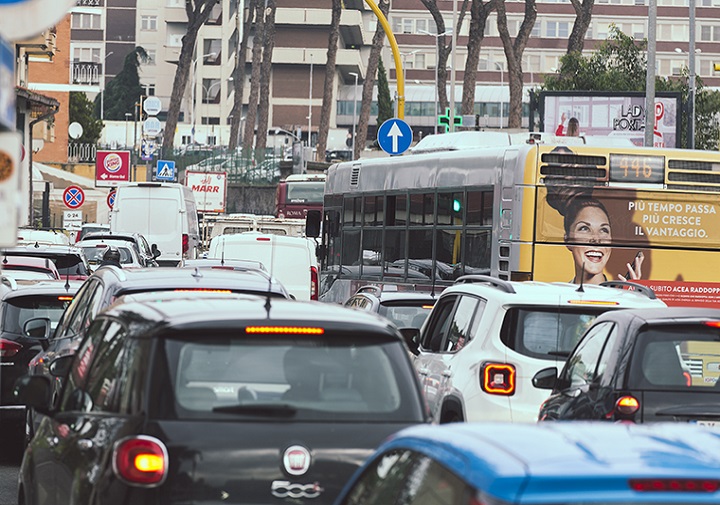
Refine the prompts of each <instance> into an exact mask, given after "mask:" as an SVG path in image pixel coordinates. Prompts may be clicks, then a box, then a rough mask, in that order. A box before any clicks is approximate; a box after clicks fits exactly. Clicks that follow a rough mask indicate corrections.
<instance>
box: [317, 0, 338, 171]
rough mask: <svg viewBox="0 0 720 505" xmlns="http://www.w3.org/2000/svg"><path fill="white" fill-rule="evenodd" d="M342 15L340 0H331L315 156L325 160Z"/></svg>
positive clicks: (318, 159) (319, 159)
mask: <svg viewBox="0 0 720 505" xmlns="http://www.w3.org/2000/svg"><path fill="white" fill-rule="evenodd" d="M341 15H342V0H332V16H331V19H330V36H329V37H328V50H327V63H326V64H325V87H324V89H323V102H322V108H321V109H320V126H319V128H318V140H317V145H316V152H315V158H316V160H317V161H325V149H326V148H327V139H328V129H329V128H330V112H331V110H332V105H333V101H334V98H335V93H334V88H335V61H336V60H337V52H338V40H339V39H340V16H341Z"/></svg>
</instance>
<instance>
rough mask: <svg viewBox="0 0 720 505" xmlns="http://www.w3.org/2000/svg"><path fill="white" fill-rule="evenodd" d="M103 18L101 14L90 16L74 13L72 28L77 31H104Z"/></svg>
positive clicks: (83, 13)
mask: <svg viewBox="0 0 720 505" xmlns="http://www.w3.org/2000/svg"><path fill="white" fill-rule="evenodd" d="M101 21H102V18H101V17H100V14H88V13H87V12H73V14H72V19H71V21H70V22H71V27H72V28H73V29H76V30H102V23H101Z"/></svg>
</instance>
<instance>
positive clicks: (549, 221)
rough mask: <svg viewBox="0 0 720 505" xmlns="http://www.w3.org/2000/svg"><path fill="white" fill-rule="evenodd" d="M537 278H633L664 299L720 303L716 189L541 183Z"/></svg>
mask: <svg viewBox="0 0 720 505" xmlns="http://www.w3.org/2000/svg"><path fill="white" fill-rule="evenodd" d="M537 191H538V193H537V221H536V223H537V226H536V229H535V241H536V244H537V246H536V247H535V256H534V272H535V275H534V278H535V280H539V281H562V282H575V283H578V282H579V280H580V279H581V278H582V279H584V282H585V283H592V284H599V283H600V282H603V281H605V280H625V279H627V280H638V281H639V282H641V283H644V284H647V285H650V286H651V287H653V288H656V293H657V295H658V297H659V298H661V299H663V300H664V301H665V302H666V303H667V304H668V305H685V306H688V305H691V306H715V307H718V308H720V268H718V267H720V258H718V256H717V249H718V248H720V200H719V199H718V198H717V195H713V194H700V193H679V192H676V193H670V192H660V191H652V190H636V189H617V188H614V189H613V188H607V187H580V186H560V185H558V186H544V187H538V190H537Z"/></svg>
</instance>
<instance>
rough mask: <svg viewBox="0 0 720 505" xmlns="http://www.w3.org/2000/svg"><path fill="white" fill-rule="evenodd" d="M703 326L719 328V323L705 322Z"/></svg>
mask: <svg viewBox="0 0 720 505" xmlns="http://www.w3.org/2000/svg"><path fill="white" fill-rule="evenodd" d="M705 326H710V327H711V328H720V321H705Z"/></svg>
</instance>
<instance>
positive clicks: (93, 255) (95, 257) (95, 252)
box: [82, 246, 133, 264]
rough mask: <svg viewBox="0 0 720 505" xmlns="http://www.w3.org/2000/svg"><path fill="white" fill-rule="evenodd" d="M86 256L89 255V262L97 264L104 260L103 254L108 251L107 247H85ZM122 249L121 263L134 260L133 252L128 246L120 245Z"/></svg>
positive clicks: (119, 249)
mask: <svg viewBox="0 0 720 505" xmlns="http://www.w3.org/2000/svg"><path fill="white" fill-rule="evenodd" d="M82 249H83V251H84V252H85V256H86V257H87V260H88V263H91V264H97V263H100V262H101V261H102V260H103V254H105V251H107V247H94V246H93V247H83V248H82ZM117 250H118V251H120V263H121V264H127V263H132V262H133V257H132V253H131V252H130V249H128V248H127V247H118V248H117Z"/></svg>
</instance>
